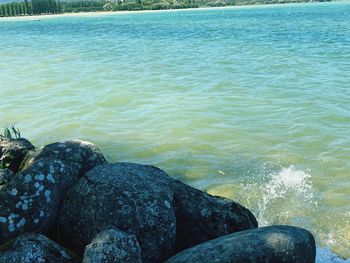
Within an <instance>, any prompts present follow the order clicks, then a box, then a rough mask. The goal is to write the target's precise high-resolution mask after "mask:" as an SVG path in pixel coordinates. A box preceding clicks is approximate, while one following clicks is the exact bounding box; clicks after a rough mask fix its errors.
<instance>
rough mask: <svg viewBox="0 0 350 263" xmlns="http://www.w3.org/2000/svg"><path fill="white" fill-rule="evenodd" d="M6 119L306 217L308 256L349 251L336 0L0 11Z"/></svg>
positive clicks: (346, 59) (342, 52)
mask: <svg viewBox="0 0 350 263" xmlns="http://www.w3.org/2000/svg"><path fill="white" fill-rule="evenodd" d="M11 123H17V125H18V127H19V128H20V129H21V131H22V135H23V136H24V137H26V138H28V139H30V140H31V141H32V142H33V143H34V144H36V145H37V146H40V145H44V144H47V143H50V142H54V141H58V140H64V139H72V138H78V139H84V140H88V141H91V142H93V143H95V144H96V145H98V146H99V147H100V148H101V150H102V151H103V152H104V153H105V155H106V157H107V158H108V160H109V161H112V162H114V161H129V162H139V163H145V164H153V165H156V166H159V167H160V168H162V169H164V170H165V171H167V172H168V173H169V174H170V175H171V176H173V177H175V178H177V179H180V180H182V181H185V182H187V183H189V184H191V185H193V186H195V187H197V188H200V189H203V190H205V191H207V192H209V193H211V194H215V195H221V196H225V197H228V198H231V199H234V200H236V201H239V202H240V203H242V204H243V205H245V206H247V207H248V208H250V209H251V210H252V211H253V212H254V214H255V215H256V217H257V218H258V220H259V223H260V225H269V224H291V225H295V226H301V227H305V228H307V229H309V230H310V231H311V232H312V233H313V234H314V235H315V237H316V240H317V245H318V256H317V257H318V258H317V261H318V262H343V259H346V258H349V257H350V245H349V243H350V179H349V178H350V177H349V176H350V172H349V171H350V141H349V139H350V3H349V2H335V3H320V4H315V3H313V4H292V5H276V6H254V7H245V8H239V7H238V8H219V9H209V10H186V11H184V10H182V11H171V12H151V13H123V14H122V15H121V14H107V15H97V14H96V15H90V16H74V17H67V16H62V17H61V16H60V17H59V16H56V17H50V18H26V19H24V20H23V19H22V20H21V19H1V20H0V124H1V126H5V125H6V124H11ZM341 257H342V258H343V259H341ZM347 262H349V260H348V261H347Z"/></svg>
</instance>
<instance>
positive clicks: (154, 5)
mask: <svg viewBox="0 0 350 263" xmlns="http://www.w3.org/2000/svg"><path fill="white" fill-rule="evenodd" d="M304 1H307V0H77V1H69V0H68V1H67V0H65V1H63V2H60V1H59V0H31V1H28V0H24V2H17V3H9V4H2V5H0V17H2V16H21V15H43V14H60V13H78V12H98V11H124V10H128V11H133V10H154V9H157V10H159V9H181V8H196V7H206V6H226V5H246V4H268V3H270V4H271V3H288V2H304ZM316 1H331V0H316Z"/></svg>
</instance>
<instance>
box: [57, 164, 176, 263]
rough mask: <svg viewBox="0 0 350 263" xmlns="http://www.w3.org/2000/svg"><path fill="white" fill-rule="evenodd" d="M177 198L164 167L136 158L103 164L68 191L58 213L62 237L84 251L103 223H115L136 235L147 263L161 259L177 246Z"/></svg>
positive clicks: (76, 248)
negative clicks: (175, 201) (136, 161)
mask: <svg viewBox="0 0 350 263" xmlns="http://www.w3.org/2000/svg"><path fill="white" fill-rule="evenodd" d="M172 203H173V193H172V190H171V188H170V187H169V178H167V176H166V174H165V173H164V172H163V171H161V170H159V169H157V168H155V167H152V166H147V165H139V164H131V163H117V164H105V165H100V166H98V167H95V168H94V169H92V170H91V171H90V172H88V173H87V174H86V175H85V176H84V177H82V178H81V179H80V180H79V182H78V183H77V184H75V185H74V186H73V187H72V188H71V189H70V190H69V192H68V194H67V196H66V198H65V200H64V202H63V205H62V209H61V214H60V218H59V225H60V232H61V237H62V240H63V242H64V244H66V246H67V247H69V248H71V249H72V250H74V251H76V252H78V253H82V252H83V249H84V247H85V246H86V245H87V244H89V243H90V242H91V240H92V239H93V238H94V237H95V236H96V234H97V233H99V232H100V231H101V230H102V228H104V227H106V226H108V225H114V226H115V227H117V228H118V229H120V230H122V231H125V232H128V233H130V234H133V235H135V236H136V237H137V240H138V242H139V244H140V247H141V251H142V261H143V262H145V263H146V262H162V261H163V260H164V259H166V258H168V257H169V256H170V255H171V254H172V253H173V250H174V247H175V233H176V219H175V214H174V208H173V206H172ZM71 233H75V235H74V236H73V237H72V235H71Z"/></svg>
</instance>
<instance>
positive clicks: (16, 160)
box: [0, 138, 34, 173]
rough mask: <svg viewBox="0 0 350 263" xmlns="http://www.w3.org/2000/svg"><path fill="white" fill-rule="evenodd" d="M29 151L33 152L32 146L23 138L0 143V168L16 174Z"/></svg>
mask: <svg viewBox="0 0 350 263" xmlns="http://www.w3.org/2000/svg"><path fill="white" fill-rule="evenodd" d="M31 150H34V146H33V145H32V144H31V143H30V141H28V140H26V139H24V138H19V139H11V140H2V141H0V168H3V169H4V168H8V169H10V170H11V171H12V172H14V173H16V172H17V171H18V169H19V167H20V165H21V163H22V161H23V159H24V157H25V155H26V154H27V153H28V152H29V151H31Z"/></svg>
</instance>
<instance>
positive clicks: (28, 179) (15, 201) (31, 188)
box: [0, 142, 105, 243]
mask: <svg viewBox="0 0 350 263" xmlns="http://www.w3.org/2000/svg"><path fill="white" fill-rule="evenodd" d="M103 162H105V159H104V157H103V155H102V154H101V153H100V152H99V151H98V150H96V148H95V147H94V146H93V145H91V144H89V143H83V142H65V143H54V144H50V145H47V146H45V147H44V148H43V149H41V150H40V151H39V152H37V153H34V154H31V155H30V157H28V159H27V160H26V161H25V162H24V166H25V167H26V169H24V170H22V171H21V172H20V173H19V174H16V176H15V177H14V178H13V179H12V180H11V181H9V182H8V183H7V184H6V185H3V186H2V187H1V191H0V243H3V242H6V241H7V240H9V239H11V238H13V237H16V236H18V235H19V234H22V233H24V232H38V233H46V232H47V231H48V230H49V229H50V227H51V226H52V225H53V224H54V223H55V222H56V219H57V214H58V210H59V207H60V204H61V201H62V199H63V196H64V195H65V193H66V191H67V189H68V188H69V187H70V186H72V185H73V184H74V183H75V182H77V181H78V178H79V176H81V175H82V174H83V173H84V172H85V171H87V170H88V169H90V168H92V167H93V166H95V165H98V164H101V163H103Z"/></svg>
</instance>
